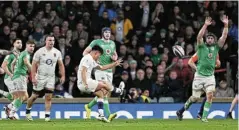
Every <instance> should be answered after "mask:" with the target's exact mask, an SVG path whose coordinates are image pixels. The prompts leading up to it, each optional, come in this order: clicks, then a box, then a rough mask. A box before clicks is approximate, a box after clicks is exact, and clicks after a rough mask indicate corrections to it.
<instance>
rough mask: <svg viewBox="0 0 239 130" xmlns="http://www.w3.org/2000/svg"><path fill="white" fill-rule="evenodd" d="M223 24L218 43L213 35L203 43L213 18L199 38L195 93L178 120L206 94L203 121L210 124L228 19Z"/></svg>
mask: <svg viewBox="0 0 239 130" xmlns="http://www.w3.org/2000/svg"><path fill="white" fill-rule="evenodd" d="M221 20H222V22H223V23H224V29H223V32H222V36H221V37H220V38H219V40H218V41H216V36H215V35H214V34H212V33H208V34H207V35H206V42H205V43H204V42H203V36H204V33H205V31H206V29H207V27H208V26H209V25H211V23H212V18H210V17H207V18H206V20H205V23H204V25H203V27H202V29H201V30H200V31H199V33H198V36H197V55H198V64H197V68H196V72H195V75H194V80H193V86H192V89H193V92H192V96H191V97H190V98H189V99H188V100H187V102H186V103H185V104H184V106H183V107H182V108H181V109H180V110H179V111H177V112H176V114H177V116H178V119H179V120H182V118H183V112H184V111H185V110H187V109H188V108H189V107H190V105H191V104H192V103H194V102H196V101H197V100H198V99H199V98H200V96H201V95H202V94H203V93H204V92H205V93H206V97H207V101H206V102H205V104H204V109H203V115H202V118H201V120H202V121H203V122H208V120H207V116H208V113H209V110H210V107H211V104H212V98H213V92H214V91H215V85H216V83H215V77H214V69H215V63H216V58H217V53H218V51H219V49H220V48H221V47H223V45H224V43H225V40H226V38H227V34H228V17H227V16H225V15H224V16H223V17H222V19H221Z"/></svg>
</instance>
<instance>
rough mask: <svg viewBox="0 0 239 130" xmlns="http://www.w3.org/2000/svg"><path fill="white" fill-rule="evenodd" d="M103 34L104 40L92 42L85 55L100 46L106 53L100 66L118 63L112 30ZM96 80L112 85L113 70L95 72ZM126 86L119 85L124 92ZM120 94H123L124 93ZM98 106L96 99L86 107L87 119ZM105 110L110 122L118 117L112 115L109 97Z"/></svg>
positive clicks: (106, 29) (105, 99)
mask: <svg viewBox="0 0 239 130" xmlns="http://www.w3.org/2000/svg"><path fill="white" fill-rule="evenodd" d="M101 32H102V39H97V40H94V41H92V42H91V43H90V45H89V46H88V47H87V48H86V49H85V50H84V52H83V55H86V54H88V53H89V52H90V51H91V49H92V47H93V46H95V45H98V46H100V47H101V48H102V49H103V51H104V53H103V54H102V55H101V56H100V58H99V64H100V65H108V64H111V63H112V62H113V61H116V60H117V59H118V55H117V52H116V46H115V43H114V41H112V40H110V36H111V30H110V28H107V27H105V28H102V31H101ZM95 79H96V80H98V81H107V82H109V83H111V84H112V81H113V72H112V69H108V70H105V71H101V70H95ZM124 86H125V84H124V82H121V83H120V85H119V88H121V90H123V89H124ZM113 90H115V89H114V87H113V86H112V88H111V91H113ZM119 93H120V94H122V91H121V92H119ZM96 104H97V97H95V98H94V99H93V100H92V101H91V102H90V103H89V104H86V105H85V109H86V112H87V113H86V118H87V119H90V112H91V108H92V107H93V106H94V105H96ZM104 110H105V111H106V115H107V116H108V120H109V121H112V120H113V119H114V118H115V117H116V116H117V115H116V113H113V114H111V112H110V109H109V102H108V98H107V97H104Z"/></svg>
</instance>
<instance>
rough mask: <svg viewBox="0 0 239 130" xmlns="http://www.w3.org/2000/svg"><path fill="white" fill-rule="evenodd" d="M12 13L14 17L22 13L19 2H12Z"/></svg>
mask: <svg viewBox="0 0 239 130" xmlns="http://www.w3.org/2000/svg"><path fill="white" fill-rule="evenodd" d="M12 11H13V17H16V16H17V15H18V14H19V13H20V12H21V9H20V8H19V3H18V1H13V2H12Z"/></svg>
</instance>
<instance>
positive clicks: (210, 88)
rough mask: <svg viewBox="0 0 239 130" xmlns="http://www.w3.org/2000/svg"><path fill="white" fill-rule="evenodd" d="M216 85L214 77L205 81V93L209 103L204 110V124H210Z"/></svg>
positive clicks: (206, 103)
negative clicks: (208, 118) (208, 117)
mask: <svg viewBox="0 0 239 130" xmlns="http://www.w3.org/2000/svg"><path fill="white" fill-rule="evenodd" d="M215 85H216V83H215V78H214V76H210V77H208V78H207V79H205V92H206V97H207V101H206V102H205V104H204V108H203V115H202V119H201V120H202V121H203V122H208V120H207V116H208V113H209V110H210V108H211V105H212V98H213V93H214V91H215Z"/></svg>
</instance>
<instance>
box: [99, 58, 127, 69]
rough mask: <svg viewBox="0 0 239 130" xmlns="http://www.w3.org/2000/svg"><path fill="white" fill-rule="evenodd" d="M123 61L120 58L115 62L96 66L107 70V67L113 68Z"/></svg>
mask: <svg viewBox="0 0 239 130" xmlns="http://www.w3.org/2000/svg"><path fill="white" fill-rule="evenodd" d="M121 62H122V60H121V59H119V60H117V61H115V62H114V63H111V64H108V65H104V66H101V65H99V66H97V67H95V68H96V69H99V70H107V69H111V68H113V67H115V66H120V65H121Z"/></svg>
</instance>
